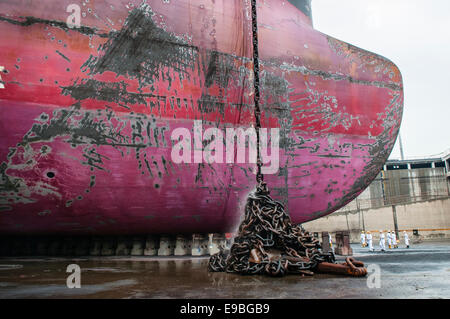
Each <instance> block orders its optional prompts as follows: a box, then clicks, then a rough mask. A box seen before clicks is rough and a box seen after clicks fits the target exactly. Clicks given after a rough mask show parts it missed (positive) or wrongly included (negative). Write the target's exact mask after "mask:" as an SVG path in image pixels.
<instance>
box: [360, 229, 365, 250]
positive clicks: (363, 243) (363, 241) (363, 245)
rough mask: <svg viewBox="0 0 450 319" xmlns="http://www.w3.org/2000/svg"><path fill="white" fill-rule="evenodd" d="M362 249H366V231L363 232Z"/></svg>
mask: <svg viewBox="0 0 450 319" xmlns="http://www.w3.org/2000/svg"><path fill="white" fill-rule="evenodd" d="M361 247H366V234H364V230H363V231H362V232H361Z"/></svg>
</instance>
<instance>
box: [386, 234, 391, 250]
mask: <svg viewBox="0 0 450 319" xmlns="http://www.w3.org/2000/svg"><path fill="white" fill-rule="evenodd" d="M386 237H387V242H388V247H389V249H391V248H392V237H391V231H388V233H387V235H386Z"/></svg>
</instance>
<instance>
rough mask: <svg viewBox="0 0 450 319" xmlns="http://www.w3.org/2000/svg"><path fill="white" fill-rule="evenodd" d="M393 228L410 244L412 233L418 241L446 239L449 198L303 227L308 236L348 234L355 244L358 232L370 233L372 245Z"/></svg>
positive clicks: (334, 217)
mask: <svg viewBox="0 0 450 319" xmlns="http://www.w3.org/2000/svg"><path fill="white" fill-rule="evenodd" d="M395 219H396V220H397V221H396V222H395ZM395 224H397V230H398V231H399V232H403V231H404V230H406V231H407V232H408V235H409V238H410V239H411V240H414V237H413V230H414V229H417V230H418V231H419V235H420V239H422V240H430V239H444V238H450V198H449V197H448V198H445V199H436V200H430V201H423V202H416V203H410V204H401V205H393V206H385V207H380V208H368V209H360V210H353V211H337V212H335V213H333V214H330V215H328V216H326V217H322V218H319V219H317V220H314V221H311V222H308V223H304V224H303V227H305V229H306V230H308V231H310V232H322V231H327V232H330V233H332V235H333V234H334V233H335V232H336V231H341V230H349V231H350V240H351V241H352V242H354V243H355V242H359V240H360V234H361V231H362V230H365V231H371V232H372V234H373V235H374V236H373V237H374V243H377V240H378V232H379V231H380V230H383V231H385V232H386V231H388V230H391V231H394V230H395V229H396V227H395ZM400 235H401V234H400ZM416 239H417V238H416Z"/></svg>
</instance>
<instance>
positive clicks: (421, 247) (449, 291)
mask: <svg viewBox="0 0 450 319" xmlns="http://www.w3.org/2000/svg"><path fill="white" fill-rule="evenodd" d="M352 247H353V249H354V256H355V257H357V259H359V260H362V261H364V262H365V263H366V266H369V265H375V266H371V267H372V268H373V269H377V267H379V268H378V269H379V270H380V272H379V273H380V276H379V279H380V281H379V283H380V288H377V287H376V283H377V281H376V280H375V279H376V278H375V277H373V276H376V273H371V274H370V276H372V277H370V278H349V277H342V276H335V275H324V274H316V275H314V276H313V277H300V276H298V275H289V276H285V277H283V278H271V277H265V276H240V275H236V274H227V273H210V272H208V271H207V262H208V258H207V257H204V258H192V257H186V258H174V257H170V258H169V257H167V258H166V257H165V258H161V257H159V258H155V257H101V258H100V257H86V258H78V257H77V258H58V257H42V258H39V257H32V258H31V257H30V258H26V257H20V258H19V257H17V258H14V257H3V258H0V298H2V299H3V298H187V299H196V298H295V299H304V298H446V299H447V298H450V241H449V242H433V243H421V244H417V245H413V246H412V247H411V248H410V249H406V248H402V247H400V248H398V249H393V250H389V251H388V252H385V253H382V252H379V251H375V252H372V253H371V252H369V251H368V250H367V249H366V248H361V247H359V246H358V245H353V246H352ZM339 259H342V257H340V258H339ZM69 264H77V265H79V266H80V268H81V288H73V289H69V288H68V287H67V285H66V280H67V277H68V276H69V275H70V273H66V268H67V266H68V265H69ZM368 281H370V283H369V285H368ZM369 286H371V287H372V288H369ZM374 286H375V287H374Z"/></svg>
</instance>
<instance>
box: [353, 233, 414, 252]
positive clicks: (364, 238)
mask: <svg viewBox="0 0 450 319" xmlns="http://www.w3.org/2000/svg"><path fill="white" fill-rule="evenodd" d="M386 237H387V244H388V248H389V249H393V248H398V245H397V236H396V235H395V232H393V231H392V232H391V231H388V233H387V234H386ZM403 237H404V241H405V246H406V248H409V237H408V233H407V232H406V231H404V232H403ZM379 245H380V250H381V251H386V238H385V236H384V233H383V231H382V230H380V243H379ZM361 246H362V247H369V250H370V251H374V250H375V249H374V248H373V242H372V234H371V232H370V231H368V232H367V233H364V231H362V232H361Z"/></svg>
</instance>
